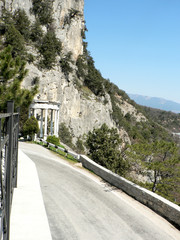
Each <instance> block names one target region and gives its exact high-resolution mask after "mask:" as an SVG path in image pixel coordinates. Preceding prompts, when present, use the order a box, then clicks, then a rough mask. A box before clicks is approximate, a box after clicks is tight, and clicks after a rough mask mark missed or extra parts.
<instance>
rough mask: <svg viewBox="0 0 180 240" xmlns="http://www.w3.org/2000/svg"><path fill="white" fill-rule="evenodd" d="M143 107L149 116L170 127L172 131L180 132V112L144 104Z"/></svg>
mask: <svg viewBox="0 0 180 240" xmlns="http://www.w3.org/2000/svg"><path fill="white" fill-rule="evenodd" d="M142 109H143V111H144V112H145V114H146V115H147V116H148V118H150V119H152V120H153V121H155V122H157V123H158V124H160V125H161V126H163V127H165V128H167V129H169V130H170V131H171V132H175V133H180V114H176V113H173V112H170V111H163V110H159V109H155V108H150V107H143V106H142Z"/></svg>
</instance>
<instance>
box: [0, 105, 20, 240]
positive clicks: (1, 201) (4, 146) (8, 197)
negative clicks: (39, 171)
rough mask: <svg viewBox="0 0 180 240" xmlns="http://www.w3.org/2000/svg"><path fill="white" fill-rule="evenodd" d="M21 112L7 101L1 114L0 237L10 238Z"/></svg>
mask: <svg viewBox="0 0 180 240" xmlns="http://www.w3.org/2000/svg"><path fill="white" fill-rule="evenodd" d="M18 134H19V113H14V103H13V102H12V101H9V102H8V103H7V113H3V114H0V239H1V240H4V239H5V240H9V232H10V212H11V203H12V195H13V189H14V188H15V187H17V156H18Z"/></svg>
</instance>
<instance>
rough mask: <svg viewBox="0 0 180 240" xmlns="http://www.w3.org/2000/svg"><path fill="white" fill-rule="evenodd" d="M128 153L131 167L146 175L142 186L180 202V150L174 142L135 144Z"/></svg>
mask: <svg viewBox="0 0 180 240" xmlns="http://www.w3.org/2000/svg"><path fill="white" fill-rule="evenodd" d="M126 154H127V155H128V156H129V160H131V168H133V170H134V171H136V173H137V174H142V175H144V176H146V178H147V182H146V183H144V184H142V183H141V185H142V186H145V187H147V188H148V189H150V190H151V191H152V192H156V193H158V194H160V195H162V196H163V197H165V198H168V199H169V200H171V201H173V202H175V203H177V204H180V150H179V148H178V146H177V145H176V144H175V143H174V142H167V141H162V140H160V141H155V142H152V143H141V144H133V145H132V146H131V147H130V148H129V149H128V152H126Z"/></svg>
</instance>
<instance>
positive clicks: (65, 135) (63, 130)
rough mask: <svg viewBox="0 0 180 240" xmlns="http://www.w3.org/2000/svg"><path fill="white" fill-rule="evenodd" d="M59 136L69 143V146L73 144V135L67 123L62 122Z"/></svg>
mask: <svg viewBox="0 0 180 240" xmlns="http://www.w3.org/2000/svg"><path fill="white" fill-rule="evenodd" d="M59 136H60V138H61V141H62V142H63V143H65V144H67V145H68V146H69V147H72V146H73V144H72V135H71V133H70V131H69V129H68V128H67V126H66V124H65V123H61V124H60V126H59Z"/></svg>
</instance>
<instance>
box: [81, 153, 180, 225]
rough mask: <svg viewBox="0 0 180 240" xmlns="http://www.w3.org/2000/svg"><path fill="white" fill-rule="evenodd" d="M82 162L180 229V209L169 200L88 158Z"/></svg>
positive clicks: (84, 158) (83, 158) (83, 157)
mask: <svg viewBox="0 0 180 240" xmlns="http://www.w3.org/2000/svg"><path fill="white" fill-rule="evenodd" d="M80 161H81V162H82V165H83V167H85V168H87V169H89V170H91V171H93V172H94V173H95V174H97V175H98V176H100V177H101V178H103V179H104V180H106V181H107V182H109V183H110V184H112V185H114V186H116V187H117V188H119V189H121V190H123V191H124V192H125V193H127V194H128V195H130V196H131V197H133V198H135V199H136V200H137V201H139V202H141V203H143V204H144V205H146V206H147V207H149V208H151V209H152V210H153V211H155V212H156V213H158V214H159V215H161V216H162V217H164V218H166V219H167V220H168V221H169V222H171V223H172V224H174V225H175V226H176V227H177V228H178V229H180V207H179V206H178V205H176V204H174V203H172V202H170V201H168V200H167V199H165V198H163V197H161V196H159V195H157V194H156V193H153V192H151V191H149V190H147V189H145V188H142V187H140V186H138V185H136V184H134V183H132V182H130V181H128V180H127V179H125V178H123V177H120V176H119V175H117V174H115V173H113V172H111V171H110V170H108V169H106V168H104V167H102V166H100V165H98V164H97V163H95V162H94V161H92V160H91V159H89V158H88V157H86V156H84V155H81V156H80Z"/></svg>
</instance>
